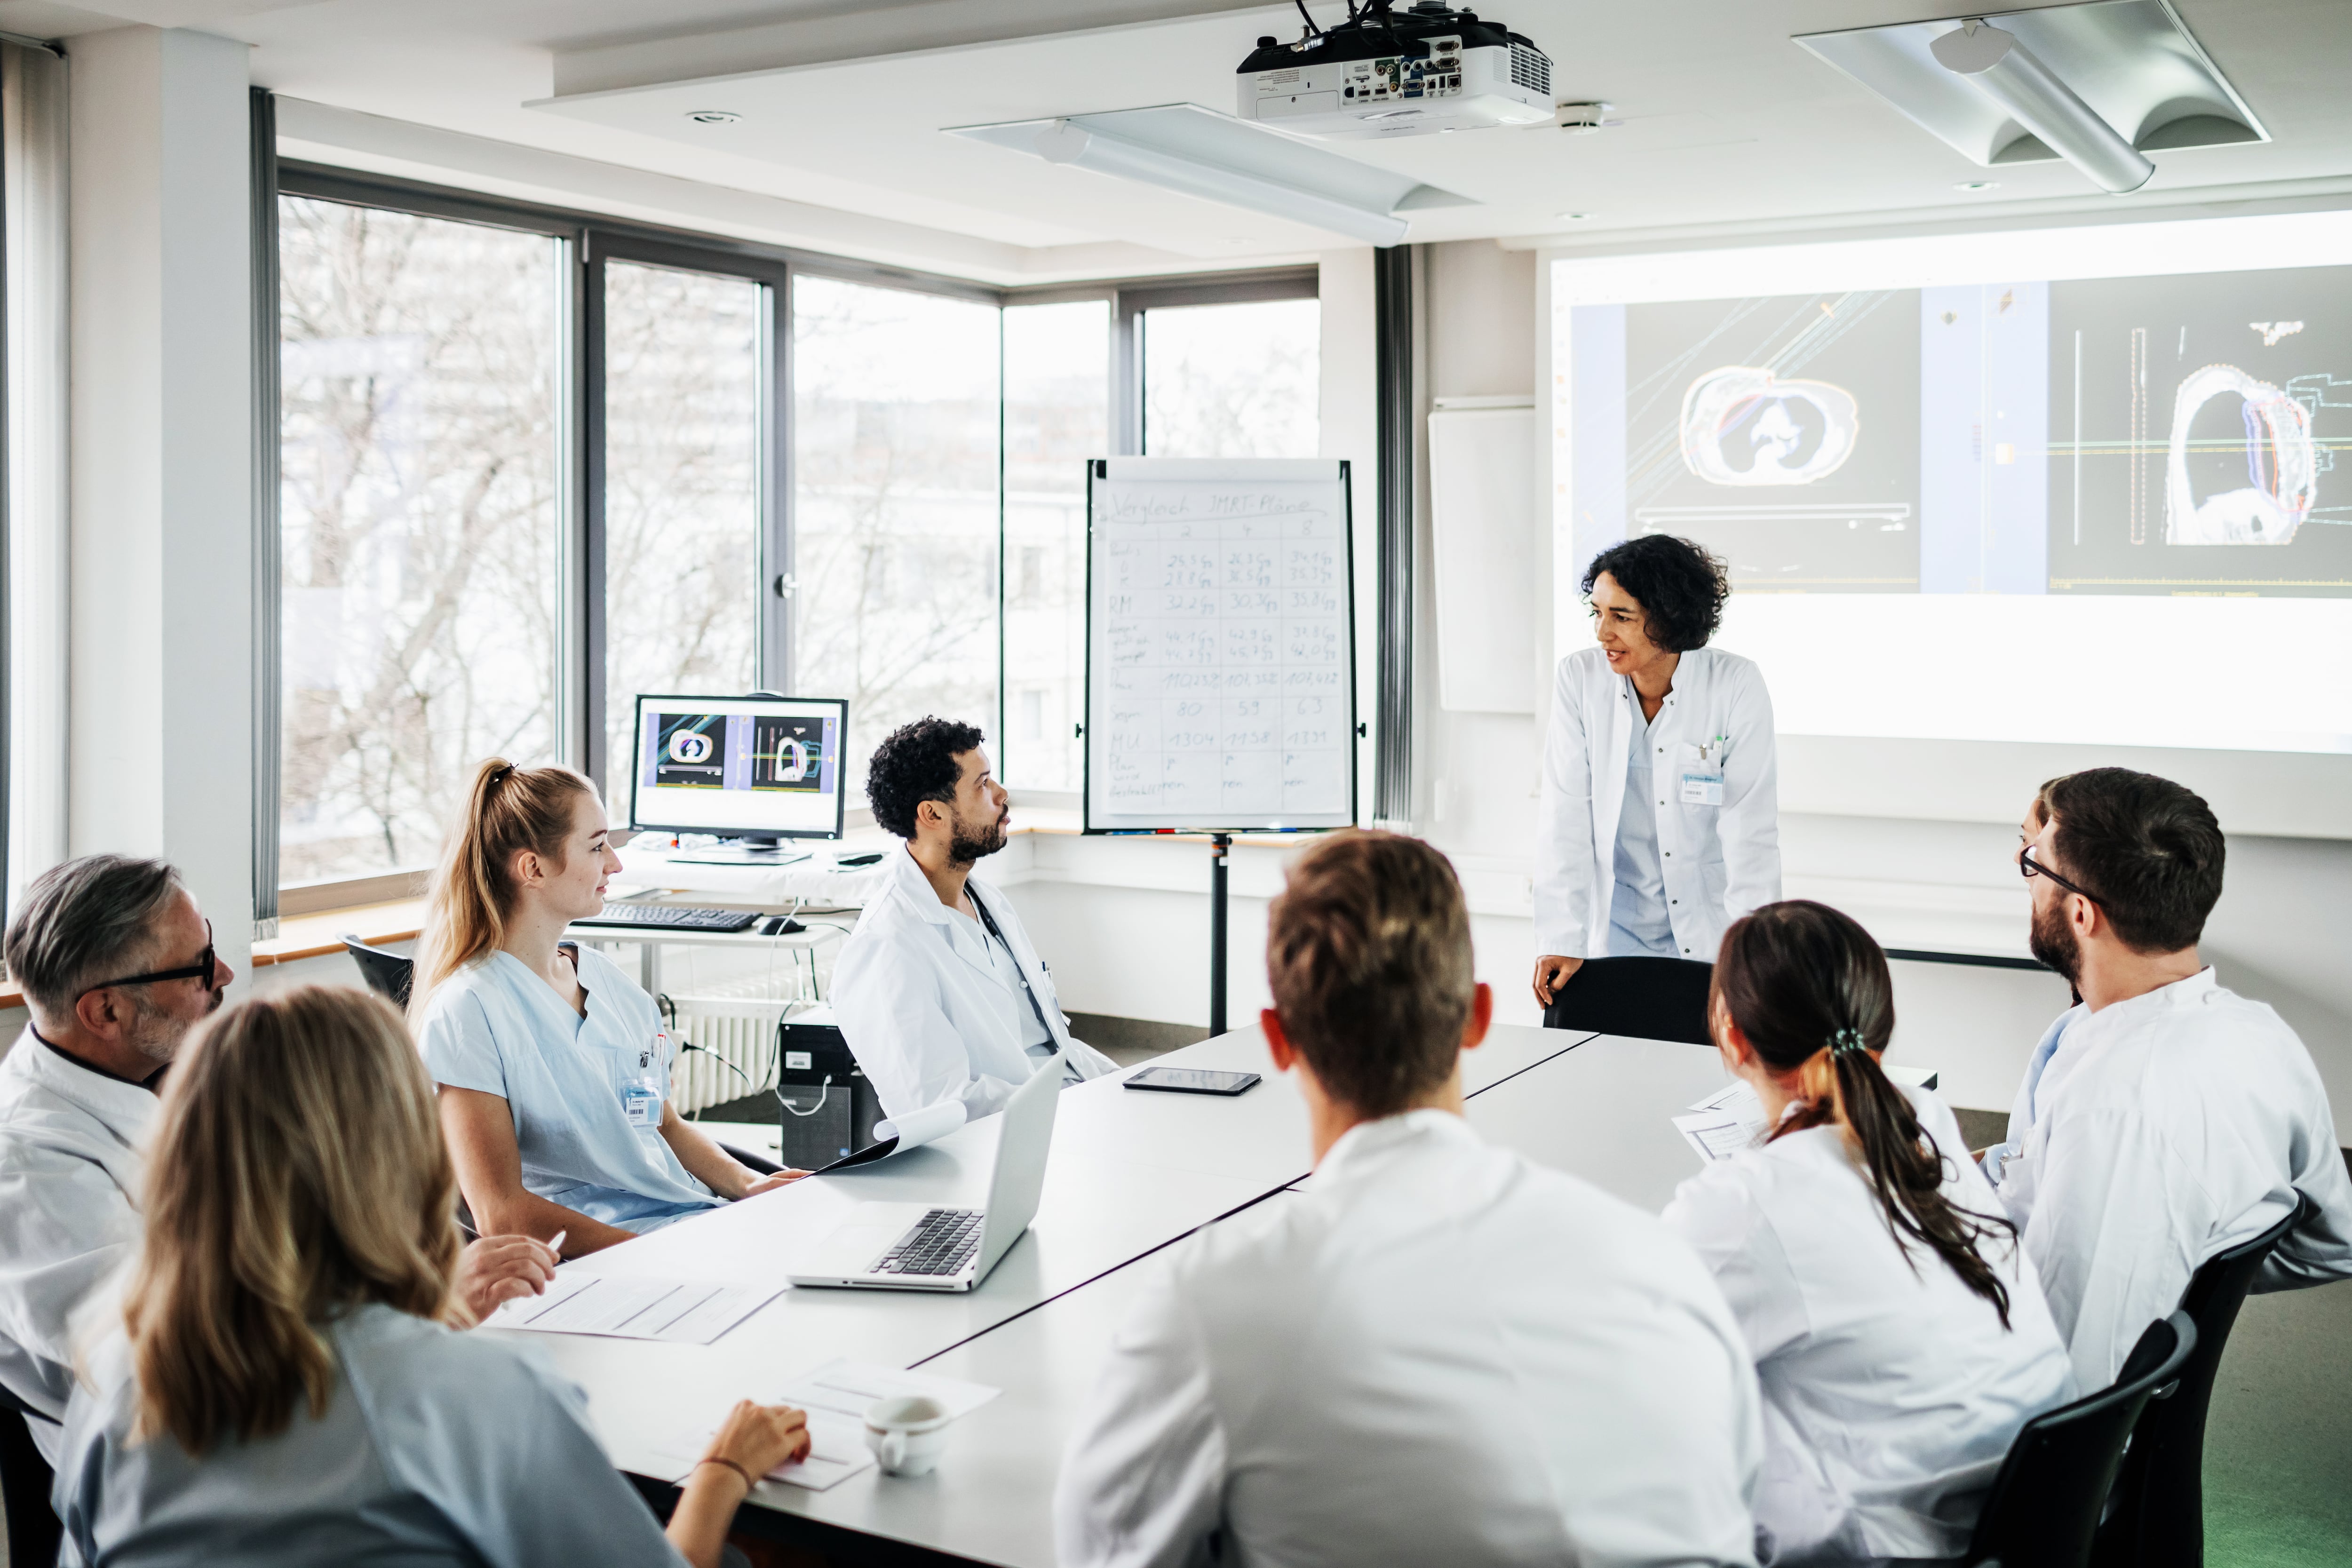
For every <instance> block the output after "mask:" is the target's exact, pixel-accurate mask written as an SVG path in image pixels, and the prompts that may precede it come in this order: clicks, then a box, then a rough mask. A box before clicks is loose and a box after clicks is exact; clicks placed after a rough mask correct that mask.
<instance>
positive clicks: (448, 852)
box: [408, 757, 596, 1018]
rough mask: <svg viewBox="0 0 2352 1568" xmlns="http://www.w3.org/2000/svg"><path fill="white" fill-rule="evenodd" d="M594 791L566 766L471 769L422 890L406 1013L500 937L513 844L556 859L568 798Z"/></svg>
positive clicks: (508, 906) (493, 762)
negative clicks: (421, 924) (462, 800)
mask: <svg viewBox="0 0 2352 1568" xmlns="http://www.w3.org/2000/svg"><path fill="white" fill-rule="evenodd" d="M595 793H596V786H595V785H594V784H590V783H589V782H588V780H587V779H586V778H584V777H583V776H582V775H580V774H579V773H573V772H572V770H571V769H570V768H519V767H517V766H515V765H514V764H513V763H509V762H508V761H507V760H506V759H505V758H503V757H492V758H490V759H488V761H486V762H484V763H482V765H481V766H480V767H478V768H477V769H475V770H474V784H473V787H472V788H471V789H469V790H467V792H466V805H465V808H464V811H463V814H462V815H461V816H459V817H458V819H457V825H456V826H455V827H454V828H453V829H452V830H451V832H450V834H449V842H448V844H447V846H446V847H445V848H444V849H443V851H442V854H441V863H440V865H439V866H437V867H436V868H434V872H433V883H432V886H431V888H430V889H428V890H427V892H426V894H425V929H424V930H423V931H422V932H421V933H419V935H418V937H417V940H416V977H415V981H414V982H413V983H412V984H411V986H410V989H409V997H408V1014H409V1016H410V1017H412V1018H414V1017H415V1016H418V1015H419V1014H420V1013H421V1012H422V1011H423V1010H424V1006H425V999H426V998H427V997H429V996H431V995H432V994H433V988H434V987H435V986H436V985H438V984H441V983H442V982H443V981H444V980H446V979H448V978H449V976H451V975H452V974H455V973H457V971H459V970H461V969H463V968H465V967H466V966H467V964H469V963H473V962H474V961H475V960H477V959H478V958H481V957H483V956H484V955H485V954H488V953H491V952H497V951H498V950H499V947H501V946H503V945H504V944H505V942H506V936H507V920H508V917H509V916H510V915H511V914H512V913H513V912H514V899H515V886H514V873H513V869H512V862H513V860H514V857H515V853H516V851H518V850H522V849H529V850H532V851H534V852H535V853H537V854H540V855H541V856H544V857H546V858H548V859H550V860H552V861H555V862H557V863H559V864H560V863H561V862H562V859H563V856H564V843H563V841H564V839H565V838H566V837H569V836H570V835H571V832H572V807H573V805H574V803H575V802H577V801H578V799H579V797H580V796H582V795H592V796H593V795H594V794H595Z"/></svg>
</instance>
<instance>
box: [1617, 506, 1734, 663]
mask: <svg viewBox="0 0 2352 1568" xmlns="http://www.w3.org/2000/svg"><path fill="white" fill-rule="evenodd" d="M1603 572H1606V573H1608V574H1609V575H1611V576H1612V577H1614V578H1615V579H1617V585H1618V586H1619V587H1620V588H1622V589H1624V590H1625V592H1627V593H1628V594H1631V595H1633V598H1634V599H1635V600H1636V601H1637V602H1638V603H1639V604H1640V605H1641V606H1642V614H1643V620H1644V621H1646V622H1647V623H1648V631H1649V634H1650V640H1651V641H1652V642H1654V643H1656V644H1657V645H1658V646H1659V647H1662V648H1664V649H1665V650H1666V651H1667V652H1668V653H1688V652H1690V650H1691V649H1693V648H1695V647H1706V639H1707V638H1709V637H1713V636H1714V635H1715V628H1716V627H1717V626H1721V625H1722V624H1723V601H1724V600H1726V599H1727V598H1729V597H1731V579H1730V578H1729V577H1727V576H1726V575H1725V574H1724V570H1723V561H1722V559H1721V557H1719V556H1714V555H1709V554H1708V553H1707V552H1706V549H1705V548H1704V547H1703V546H1701V545H1699V544H1698V543H1697V542H1695V541H1693V540H1688V539H1676V538H1675V537H1673V536H1672V535H1671V534H1664V533H1645V534H1643V535H1642V536H1641V537H1640V538H1639V539H1629V540H1627V541H1625V542H1623V543H1622V544H1612V545H1611V546H1610V547H1609V548H1608V549H1606V550H1604V551H1602V552H1601V553H1600V554H1598V555H1596V556H1594V557H1593V558H1592V564H1591V565H1590V566H1587V567H1586V568H1585V569H1584V584H1583V587H1582V589H1581V590H1580V591H1581V592H1582V593H1583V594H1584V595H1585V596H1586V597H1587V598H1590V597H1591V595H1592V584H1595V583H1596V582H1599V581H1600V579H1601V574H1602V573H1603Z"/></svg>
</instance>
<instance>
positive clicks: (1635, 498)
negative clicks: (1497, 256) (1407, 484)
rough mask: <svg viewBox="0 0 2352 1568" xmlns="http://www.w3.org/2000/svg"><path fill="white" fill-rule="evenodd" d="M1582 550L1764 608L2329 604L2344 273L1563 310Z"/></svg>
mask: <svg viewBox="0 0 2352 1568" xmlns="http://www.w3.org/2000/svg"><path fill="white" fill-rule="evenodd" d="M1570 336H1571V341H1572V342H1573V344H1574V367H1575V369H1574V375H1575V382H1576V386H1575V397H1576V414H1575V426H1574V445H1575V461H1574V467H1573V475H1574V489H1575V496H1574V504H1575V508H1576V519H1577V534H1578V543H1579V548H1580V551H1581V550H1582V549H1583V547H1584V544H1585V543H1586V542H1587V540H1588V539H1590V540H1591V542H1593V543H1594V546H1595V548H1598V546H1599V544H1601V543H1603V542H1607V541H1608V540H1609V539H1612V538H1622V537H1627V536H1629V535H1633V534H1641V533H1673V534H1678V535H1681V536H1683V537H1685V538H1689V539H1695V540H1697V541H1698V542H1701V543H1702V544H1705V545H1706V546H1707V548H1709V549H1710V550H1713V551H1715V552H1717V553H1718V554H1720V555H1722V556H1723V557H1724V558H1725V559H1726V560H1727V562H1728V563H1729V564H1730V568H1731V576H1732V583H1733V585H1734V586H1735V587H1736V588H1738V589H1744V590H1749V591H1762V592H1783V593H1857V594H1890V593H1895V594H1899V593H1925V594H1952V593H1957V594H1984V593H1992V594H2047V593H2058V594H2169V593H2179V592H2183V591H2189V592H2197V591H2210V592H2218V593H2243V594H2254V595H2321V596H2333V595H2345V594H2352V470H2347V471H2339V470H2338V469H2337V468H2336V462H2335V458H2336V452H2337V450H2338V449H2339V448H2345V447H2352V268H2343V267H2319V268H2281V269H2275V270H2268V271H2256V272H2235V273H2212V274H2190V275H2174V276H2166V277H2155V278H2120V279H2118V278H2103V279H2084V280H2077V281H2069V282H2058V283H2049V282H2035V281H2030V280H2027V281H2017V282H2006V283H1992V284H1971V285H1962V286H1940V287H1935V288H1924V289H1865V290H1854V291H1849V292H1844V293H1820V294H1796V295H1777V296H1770V297H1764V298H1757V299H1745V300H1696V301H1693V300H1674V301H1667V302H1662V303H1633V304H1622V305H1583V306H1578V307H1576V308H1575V310H1574V311H1573V321H1572V327H1571V333H1570Z"/></svg>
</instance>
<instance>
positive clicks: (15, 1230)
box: [0, 1025, 156, 1463]
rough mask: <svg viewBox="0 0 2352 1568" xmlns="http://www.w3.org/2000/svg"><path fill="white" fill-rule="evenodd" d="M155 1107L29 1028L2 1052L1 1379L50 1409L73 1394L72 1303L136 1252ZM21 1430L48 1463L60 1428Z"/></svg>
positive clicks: (144, 1094)
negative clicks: (27, 1432)
mask: <svg viewBox="0 0 2352 1568" xmlns="http://www.w3.org/2000/svg"><path fill="white" fill-rule="evenodd" d="M155 1104H156V1101H155V1096H154V1094H153V1093H152V1091H150V1090H148V1089H143V1088H142V1087H140V1086H139V1085H138V1084H135V1083H126V1082H124V1081H123V1080H121V1079H116V1078H110V1077H108V1076H107V1075H106V1074H104V1073H100V1072H94V1071H92V1070H91V1069H90V1068H86V1067H83V1066H82V1065H81V1064H80V1063H79V1062H77V1061H74V1060H73V1059H71V1058H68V1057H66V1056H64V1055H62V1054H60V1053H59V1052H58V1051H56V1050H54V1049H52V1048H51V1047H48V1046H46V1045H43V1044H42V1043H41V1042H40V1041H39V1040H38V1039H37V1038H36V1037H34V1035H33V1031H32V1027H31V1026H29V1025H27V1026H26V1029H25V1032H24V1033H23V1034H21V1035H19V1036H18V1037H16V1045H15V1046H14V1047H11V1048H10V1049H9V1052H8V1054H7V1056H6V1057H5V1058H0V1383H5V1384H7V1385H8V1388H9V1391H10V1392H11V1393H13V1394H16V1396H17V1397H18V1398H20V1399H22V1400H23V1401H24V1402H25V1403H26V1405H31V1406H32V1407H33V1408H34V1409H36V1410H43V1411H47V1413H48V1414H49V1415H53V1416H57V1417H59V1418H62V1417H63V1416H64V1415H65V1412H66V1401H67V1399H68V1397H69V1396H70V1395H71V1394H72V1393H73V1382H74V1373H73V1322H72V1320H73V1318H74V1314H75V1311H76V1310H77V1309H78V1308H79V1307H80V1306H81V1304H82V1303H83V1301H84V1300H87V1299H88V1298H89V1296H90V1294H91V1292H92V1291H93V1290H95V1289H97V1287H98V1286H100V1285H101V1284H103V1283H104V1282H105V1281H106V1279H108V1277H109V1276H110V1275H111V1274H113V1272H114V1271H115V1270H116V1269H117V1268H119V1267H121V1264H122V1263H123V1262H124V1261H125V1260H126V1259H128V1258H130V1257H131V1254H132V1253H133V1252H135V1251H136V1250H137V1248H138V1245H139V1238H140V1235H141V1230H142V1226H141V1224H140V1219H139V1194H140V1187H141V1184H142V1183H143V1182H144V1181H145V1179H146V1170H147V1159H146V1147H145V1145H146V1139H147V1133H148V1129H149V1127H150V1125H151V1124H152V1122H153V1121H154V1118H155ZM26 1425H27V1426H29V1427H30V1428H31V1429H32V1433H33V1440H34V1442H35V1443H36V1444H37V1445H38V1446H39V1447H40V1449H41V1451H42V1453H43V1454H44V1455H45V1456H46V1457H47V1458H49V1460H50V1461H51V1462H52V1463H54V1462H55V1461H56V1458H57V1453H58V1441H59V1431H58V1427H56V1426H51V1425H50V1424H49V1423H48V1422H46V1421H33V1422H28V1423H26Z"/></svg>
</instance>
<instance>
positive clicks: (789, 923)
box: [760, 915, 808, 936]
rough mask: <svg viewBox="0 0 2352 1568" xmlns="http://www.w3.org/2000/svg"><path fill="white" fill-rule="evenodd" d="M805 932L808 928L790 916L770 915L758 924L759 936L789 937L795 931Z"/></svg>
mask: <svg viewBox="0 0 2352 1568" xmlns="http://www.w3.org/2000/svg"><path fill="white" fill-rule="evenodd" d="M806 930H808V927H806V926H804V925H803V924H801V922H800V921H796V920H794V919H793V917H792V916H790V915H770V916H769V917H768V918H767V919H766V920H764V921H761V922H760V934H761V936H790V935H792V934H793V932H794V931H806Z"/></svg>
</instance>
